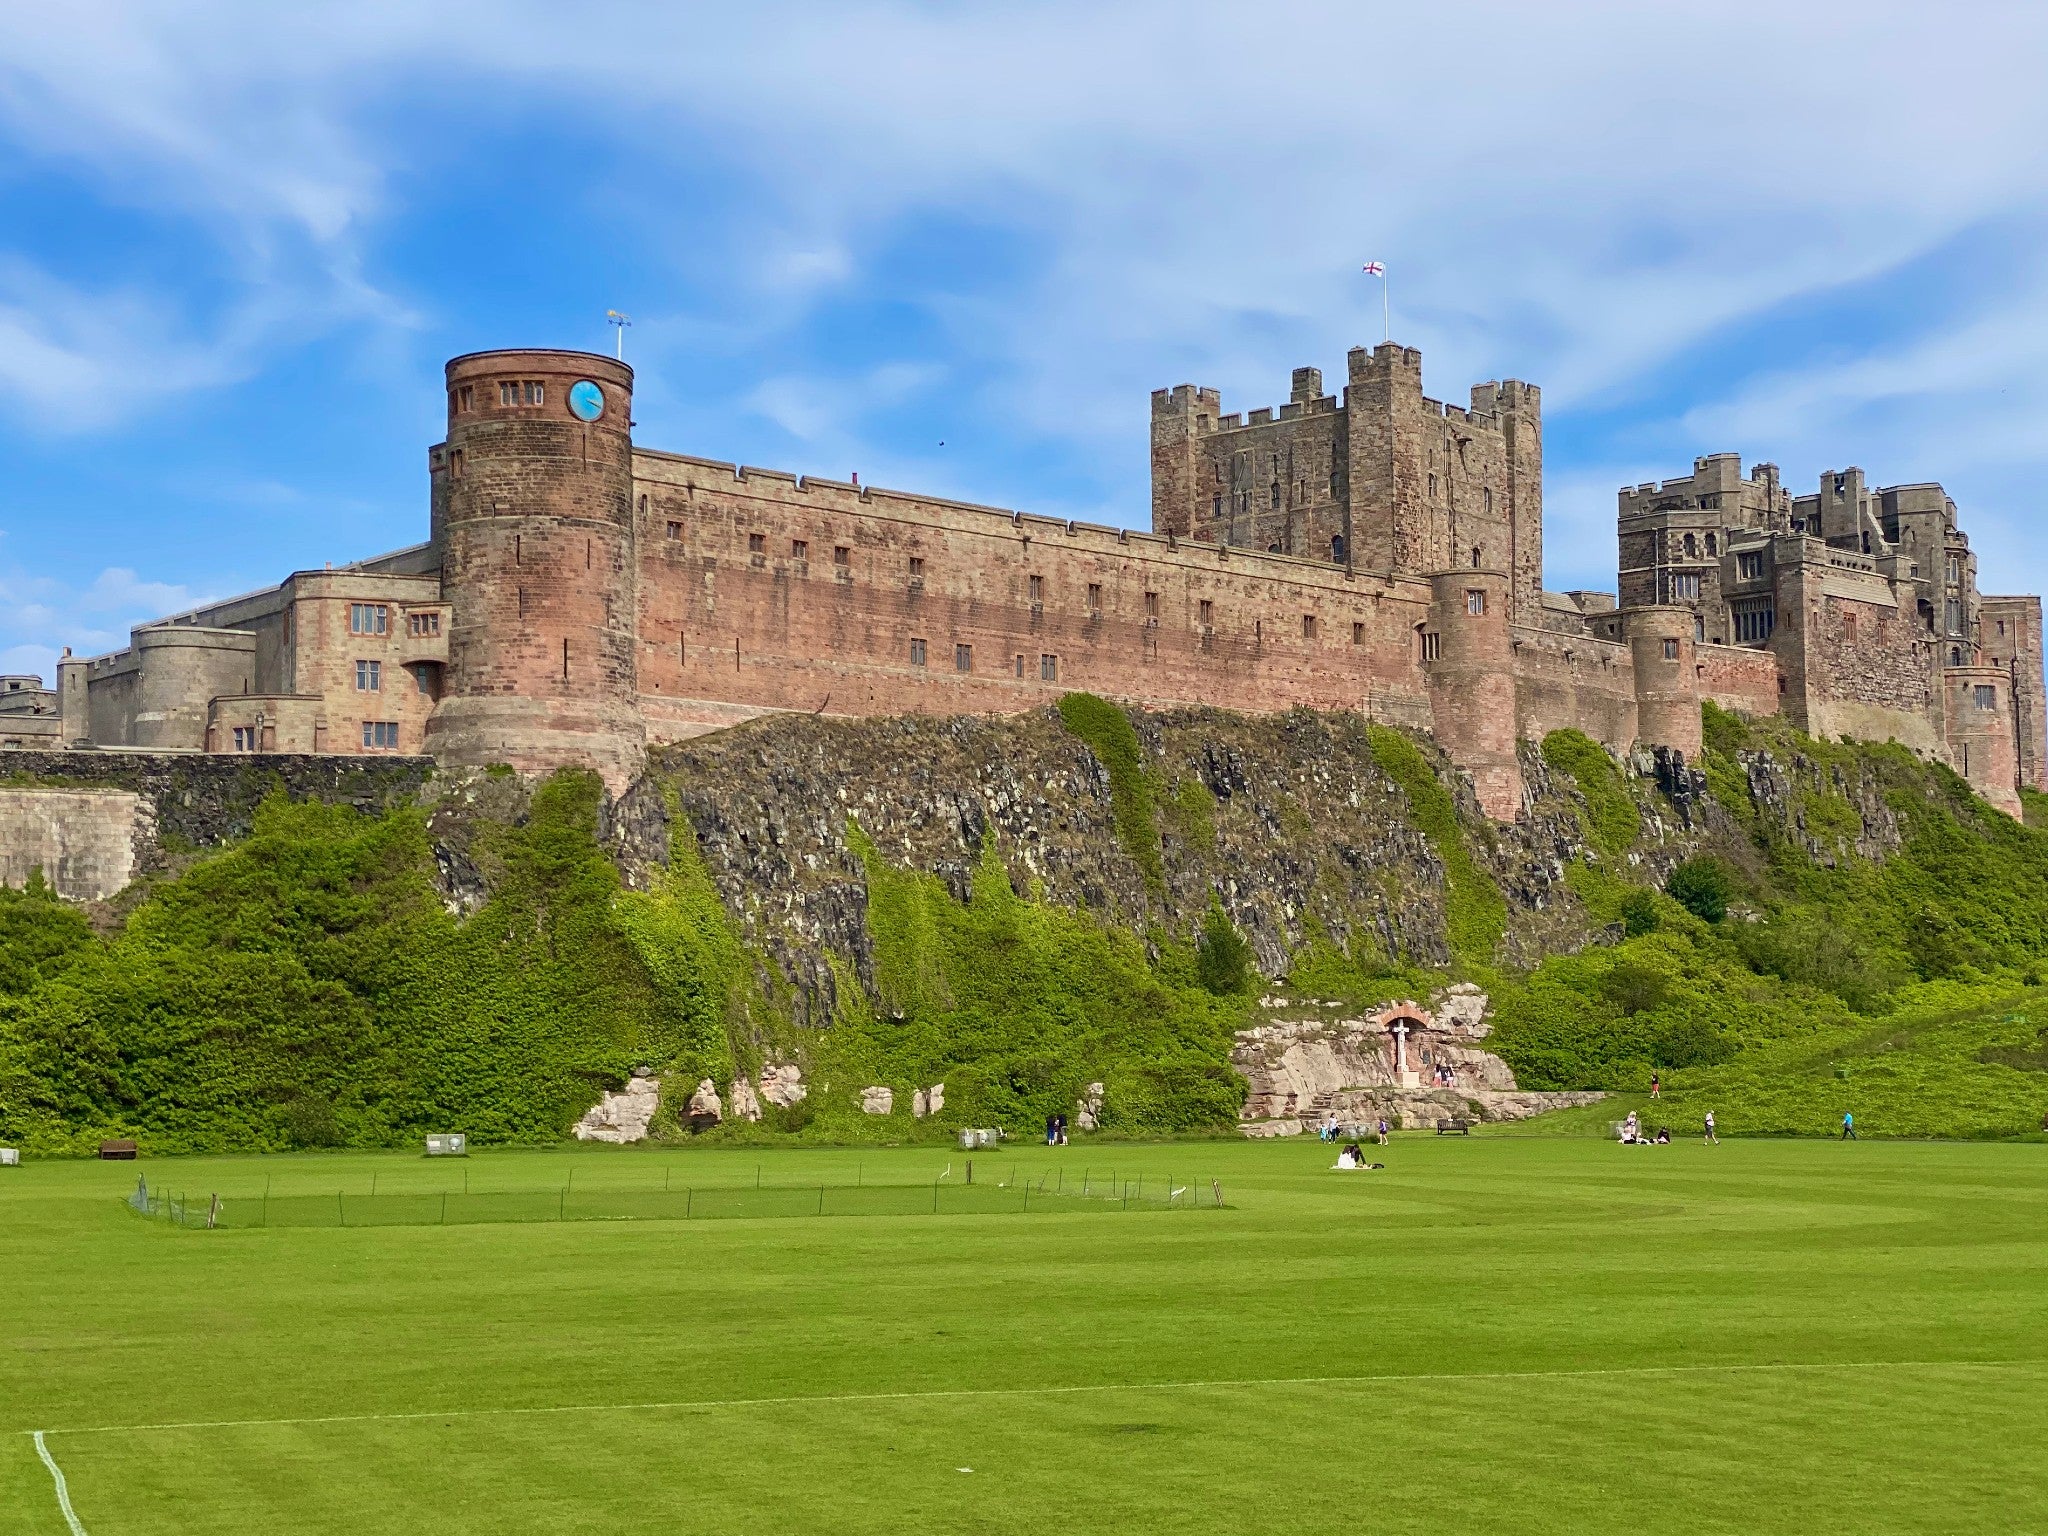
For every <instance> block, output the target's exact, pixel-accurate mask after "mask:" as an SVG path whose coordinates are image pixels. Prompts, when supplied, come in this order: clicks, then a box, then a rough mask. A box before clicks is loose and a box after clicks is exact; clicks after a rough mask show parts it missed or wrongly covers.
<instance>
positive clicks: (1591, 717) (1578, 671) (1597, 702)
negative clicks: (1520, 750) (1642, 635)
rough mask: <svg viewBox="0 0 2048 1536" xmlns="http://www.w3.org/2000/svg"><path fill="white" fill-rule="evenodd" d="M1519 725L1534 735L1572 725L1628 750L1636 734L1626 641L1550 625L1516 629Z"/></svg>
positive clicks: (1524, 733) (1533, 737)
mask: <svg viewBox="0 0 2048 1536" xmlns="http://www.w3.org/2000/svg"><path fill="white" fill-rule="evenodd" d="M1513 644H1514V669H1515V707H1516V717H1517V729H1518V730H1519V731H1520V733H1521V735H1522V736H1523V737H1524V738H1525V739H1527V740H1530V741H1541V740H1542V739H1543V738H1544V737H1545V736H1547V735H1549V734H1550V733H1551V732H1552V731H1556V730H1563V729H1565V728H1566V727H1568V726H1569V727H1572V728H1574V729H1577V730H1581V731H1584V732H1585V733H1586V734H1587V735H1588V736H1591V737H1593V738H1594V739H1595V740H1596V741H1600V742H1602V743H1604V744H1605V745H1607V746H1608V747H1611V748H1612V749H1613V750H1615V751H1616V752H1626V751H1627V750H1628V749H1629V747H1630V746H1632V745H1633V744H1634V742H1635V739H1636V695H1635V672H1634V668H1633V664H1632V662H1631V659H1630V656H1629V649H1628V647H1627V646H1626V645H1617V644H1615V643H1614V642H1613V641H1611V640H1594V639H1591V638H1589V637H1587V636H1584V635H1565V634H1559V633H1556V632H1555V631H1552V630H1542V629H1524V628H1517V629H1515V630H1514V631H1513Z"/></svg>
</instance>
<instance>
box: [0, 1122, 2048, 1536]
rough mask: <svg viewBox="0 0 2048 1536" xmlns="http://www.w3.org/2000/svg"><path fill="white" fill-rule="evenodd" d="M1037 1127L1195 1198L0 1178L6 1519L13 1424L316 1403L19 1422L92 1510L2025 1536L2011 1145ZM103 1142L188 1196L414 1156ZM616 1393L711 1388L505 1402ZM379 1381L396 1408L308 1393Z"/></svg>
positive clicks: (798, 1173) (154, 1517)
mask: <svg viewBox="0 0 2048 1536" xmlns="http://www.w3.org/2000/svg"><path fill="white" fill-rule="evenodd" d="M1065 1156H1066V1159H1067V1162H1068V1164H1069V1166H1078V1165H1081V1164H1086V1163H1093V1164H1094V1165H1095V1167H1096V1169H1097V1171H1098V1172H1100V1171H1101V1169H1102V1167H1103V1165H1104V1163H1105V1162H1107V1161H1110V1160H1111V1159H1112V1158H1113V1159H1114V1160H1115V1161H1116V1162H1117V1163H1118V1164H1119V1165H1120V1166H1121V1167H1122V1168H1123V1169H1124V1170H1125V1171H1126V1172H1133V1173H1134V1172H1138V1171H1141V1170H1142V1171H1146V1172H1149V1173H1153V1174H1158V1173H1163V1172H1166V1171H1168V1170H1169V1169H1170V1168H1178V1169H1180V1170H1181V1171H1182V1176H1183V1177H1184V1176H1185V1175H1186V1174H1188V1173H1196V1172H1199V1173H1202V1174H1214V1175H1216V1176H1219V1177H1220V1178H1221V1179H1222V1180H1223V1182H1224V1184H1225V1186H1226V1190H1227V1192H1228V1194H1229V1196H1230V1199H1231V1202H1232V1209H1229V1210H1226V1211H1223V1212H1219V1213H1209V1212H1201V1213H1183V1214H1172V1215H1146V1216H1139V1215H1132V1216H1050V1217H1039V1216H1032V1217H1023V1216H1004V1217H981V1218H962V1219H957V1220H950V1219H939V1220H933V1219H930V1218H915V1217H912V1218H885V1219H846V1220H831V1219H828V1220H823V1221H816V1220H811V1221H805V1220H784V1221H764V1222H737V1221H729V1222H704V1223H693V1224H690V1225H688V1226H684V1225H680V1224H675V1223H658V1222H649V1223H615V1224H592V1225H566V1226H564V1225H541V1226H525V1227H519V1226H513V1227H471V1228H446V1229H442V1228H410V1229H383V1230H368V1231H361V1230H351V1231H335V1230H300V1231H286V1230H279V1231H273V1232H267V1233H266V1232H241V1233H220V1234H212V1235H209V1234H205V1233H181V1232H176V1231H172V1230H169V1229H167V1228H164V1227H162V1226H157V1225H149V1224H145V1223H143V1222H141V1221H139V1220H137V1219H135V1218H133V1217H131V1216H129V1215H128V1214H127V1213H126V1212H125V1211H124V1210H123V1209H122V1208H121V1206H120V1204H119V1197H120V1195H121V1194H122V1193H123V1192H124V1190H125V1189H127V1188H128V1187H130V1186H131V1185H132V1181H133V1178H134V1174H135V1169H134V1168H132V1167H126V1166H106V1165H98V1164H90V1163H86V1164H77V1163H74V1164H40V1165H33V1166H31V1167H28V1168H26V1169H23V1170H20V1171H18V1172H15V1171H10V1172H9V1173H8V1174H7V1176H5V1177H4V1178H0V1233H4V1242H5V1244H6V1248H7V1254H8V1259H9V1262H8V1265H7V1269H8V1274H9V1293H10V1305H9V1306H8V1307H7V1308H6V1309H4V1311H0V1358H4V1359H10V1360H13V1361H15V1362H17V1364H18V1365H21V1364H27V1365H28V1366H29V1367H30V1368H27V1369H15V1370H11V1371H5V1372H0V1430H4V1431H6V1433H5V1434H4V1435H0V1536H28V1533H38V1536H40V1533H45V1532H59V1531H61V1530H62V1525H61V1522H60V1521H59V1520H58V1518H57V1514H56V1510H55V1505H54V1500H53V1499H52V1497H51V1494H50V1486H49V1482H48V1479H47V1477H46V1475H45V1474H44V1472H43V1470H42V1468H41V1467H40V1466H39V1465H38V1464H37V1462H36V1460H35V1457H34V1453H33V1451H32V1449H31V1448H30V1446H29V1442H28V1440H27V1438H26V1436H25V1435H24V1434H22V1433H20V1432H21V1431H25V1430H28V1429H31V1428H55V1429H63V1428H65V1427H72V1428H79V1427H85V1426H104V1425H123V1424H130V1425H132V1424H162V1423H169V1422H180V1423H191V1422H194V1421H219V1420H229V1421H238V1420H251V1419H256V1420H262V1419H292V1420H302V1421H303V1420H306V1419H308V1418H320V1419H329V1418H335V1417H337V1416H338V1417H339V1418H340V1419H342V1420H343V1422H328V1423H308V1422H299V1423H290V1424H254V1425H243V1426H241V1427H210V1428H188V1429H151V1430H136V1431H119V1432H114V1433H101V1434H80V1433H69V1434H66V1433H59V1434H56V1435H53V1436H52V1438H51V1441H50V1444H51V1446H52V1449H53V1451H54V1452H55V1453H56V1454H57V1455H58V1456H59V1457H60V1459H61V1460H62V1463H63V1465H64V1467H65V1469H66V1471H67V1473H68V1474H69V1476H70V1479H71V1483H72V1488H73V1492H74V1495H75V1497H76V1499H77V1502H78V1508H79V1513H80V1515H81V1517H82V1519H83V1520H84V1522H85V1524H86V1526H87V1528H88V1529H89V1530H91V1531H92V1532H93V1533H94V1536H144V1533H147V1536H183V1533H195V1536H196V1533H201V1532H204V1533H206V1536H241V1533H245V1532H246V1533H254V1532H259V1531H260V1532H269V1531H276V1530H290V1531H293V1532H295V1533H299V1536H328V1533H333V1536H363V1533H365V1532H386V1531H390V1532H397V1531H435V1532H444V1533H447V1536H471V1533H477V1536H482V1533H486V1532H488V1533H491V1536H521V1533H526V1532H534V1533H539V1532H548V1533H551V1536H552V1533H565V1532H566V1533H581V1532H599V1531H603V1532H609V1533H613V1536H637V1533H640V1532H647V1533H653V1532H657V1531H670V1530H674V1529H677V1528H678V1527H679V1526H687V1528H689V1529H693V1530H705V1531H720V1532H723V1531H740V1530H749V1529H753V1528H756V1527H757V1526H758V1525H759V1524H760V1523H761V1522H762V1521H763V1520H770V1521H773V1522H776V1523H782V1524H788V1525H790V1526H791V1527H792V1528H795V1529H830V1530H833V1531H835V1532H844V1533H865V1532H888V1533H890V1536H917V1533H922V1532H955V1531H962V1530H972V1531H977V1532H983V1533H1010V1532H1018V1533H1022V1532H1027V1531H1029V1532H1037V1531H1042V1530H1045V1529H1048V1528H1060V1529H1073V1530H1115V1531H1118V1532H1121V1533H1139V1536H1142V1533H1152V1532H1160V1533H1165V1532H1176V1533H1178V1532H1182V1531H1186V1530H1190V1529H1233V1530H1236V1529H1248V1530H1266V1529H1281V1528H1287V1529H1292V1528H1296V1527H1298V1526H1300V1525H1302V1524H1303V1523H1305V1522H1315V1523H1326V1522H1327V1521H1328V1520H1330V1519H1333V1518H1337V1517H1338V1516H1339V1515H1340V1513H1341V1514H1342V1516H1343V1517H1344V1518H1345V1520H1346V1523H1364V1524H1367V1525H1370V1526H1372V1527H1374V1528H1376V1527H1377V1525H1378V1524H1379V1523H1382V1522H1393V1523H1398V1524H1402V1525H1414V1526H1419V1527H1425V1528H1430V1529H1446V1530H1452V1529H1484V1530H1510V1529H1511V1530H1517V1531H1524V1532H1530V1533H1546V1532H1565V1531H1573V1532H1576V1531H1582V1530H1586V1529H1593V1528H1603V1527H1610V1526H1615V1525H1618V1524H1620V1525H1630V1526H1632V1525H1635V1524H1637V1523H1640V1522H1642V1521H1643V1520H1645V1519H1647V1520H1649V1521H1650V1523H1652V1524H1654V1526H1655V1527H1656V1528H1658V1529H1669V1530H1682V1531H1687V1532H1692V1533H1709V1536H1711V1533H1720V1532H1728V1533H1733V1532H1746V1533H1758V1532H1778V1531H1785V1532H1794V1531H1797V1532H1806V1531H1812V1530H1830V1529H1834V1530H1850V1529H1853V1530H1857V1531H1928V1532H1932V1531H1956V1530H1964V1529H1982V1530H2022V1529H2038V1528H2042V1527H2043V1526H2048V1471H2044V1468H2048V1459H2044V1457H2043V1455H2042V1452H2043V1450H2044V1449H2048V1446H2044V1444H2043V1439H2044V1436H2043V1432H2042V1429H2041V1427H2040V1426H2041V1424H2042V1422H2043V1421H2042V1418H2041V1416H2040V1414H2039V1411H2038V1404H2039V1399H2040V1395H2041V1393H2042V1391H2043V1389H2044V1388H2048V1366H2044V1365H2043V1363H2042V1362H2041V1356H2042V1353H2043V1351H2042V1347H2041V1346H2042V1335H2041V1327H2040V1319H2041V1317H2042V1316H2043V1313H2044V1307H2048V1279H2044V1274H2043V1271H2042V1269H2041V1266H2040V1264H2039V1263H2038V1255H2039V1253H2040V1249H2041V1241H2042V1238H2043V1237H2044V1235H2048V1233H2044V1228H2043V1217H2042V1214H2041V1213H2042V1211H2043V1210H2044V1208H2048V1205H2044V1197H2048V1150H2044V1149H2043V1148H2040V1147H2035V1146H2016V1145H1981V1146H1972V1145H1954V1144H1948V1145H1916V1144H1906V1143H1878V1142H1873V1143H1869V1144H1865V1145H1861V1146H1856V1147H1842V1146H1832V1145H1825V1144H1820V1143H1814V1142H1769V1141H1748V1142H1732V1143H1730V1144H1728V1145H1726V1146H1724V1147H1721V1148H1718V1149H1708V1148H1703V1147H1700V1146H1697V1145H1696V1144H1683V1145H1679V1146H1675V1147H1672V1148H1668V1149H1660V1150H1656V1151H1650V1152H1623V1151H1621V1150H1620V1149H1618V1148H1613V1147H1606V1146H1600V1145H1596V1144H1592V1143H1582V1142H1531V1141H1510V1140H1506V1139H1488V1138H1484V1137H1482V1138H1476V1139H1473V1140H1469V1141H1467V1140H1449V1141H1439V1140H1436V1139H1434V1138H1428V1139H1425V1138H1414V1139H1397V1140H1396V1142H1395V1144H1394V1146H1393V1147H1392V1148H1391V1149H1389V1151H1388V1152H1387V1153H1386V1154H1385V1156H1386V1160H1387V1162H1388V1164H1389V1168H1388V1170H1387V1171H1386V1172H1384V1173H1378V1174H1372V1175H1365V1176H1339V1175H1334V1174H1329V1173H1326V1172H1323V1171H1322V1165H1323V1164H1324V1163H1326V1162H1327V1161H1328V1153H1327V1149H1325V1148H1321V1147H1318V1146H1316V1145H1313V1144H1307V1145H1303V1144H1294V1145H1273V1144H1259V1145H1242V1144H1230V1145H1217V1146H1212V1147H1203V1148H1199V1149H1190V1148H1187V1147H1176V1148H1159V1149H1146V1148H1138V1147H1130V1146H1126V1147H1124V1148H1121V1149H1118V1150H1117V1151H1116V1152H1114V1153H1113V1154H1112V1153H1107V1152H1105V1150H1104V1149H1102V1148H1100V1147H1081V1146H1076V1147H1073V1148H1070V1149H1068V1150H1067V1152H1066V1154H1065ZM856 1158H858V1161H859V1164H860V1170H859V1171H860V1176H861V1177H862V1178H864V1179H865V1180H867V1181H870V1182H873V1181H876V1180H879V1179H885V1178H901V1179H904V1180H907V1181H919V1180H923V1179H927V1178H929V1177H930V1176H931V1175H932V1173H933V1172H934V1171H935V1168H936V1166H937V1165H938V1164H939V1163H940V1162H941V1161H943V1160H944V1154H942V1153H935V1152H933V1151H930V1150H926V1151H915V1150H902V1151H896V1152H876V1151H872V1150H870V1151H867V1152H865V1153H861V1154H854V1153H824V1152H802V1151H784V1152H770V1153H766V1154H762V1176H763V1177H765V1178H766V1179H767V1180H769V1181H771V1182H772V1181H776V1180H784V1181H787V1182H791V1183H809V1182H823V1181H827V1180H829V1181H831V1182H835V1183H839V1182H850V1181H851V1178H852V1176H853V1174H854V1168H853V1166H852V1165H853V1164H854V1163H855V1161H856ZM1046 1158H1047V1154H1046V1153H1045V1152H1044V1151H1043V1150H1042V1149H1038V1150H1020V1151H1013V1152H1005V1153H1002V1154H998V1155H997V1156H995V1157H993V1158H991V1159H989V1161H988V1162H987V1163H985V1164H983V1165H982V1166H983V1167H984V1168H993V1167H996V1166H999V1165H1002V1164H1005V1163H1008V1164H1024V1165H1028V1166H1038V1165H1041V1164H1043V1163H1044V1162H1045V1160H1046ZM674 1160H675V1162H676V1163H677V1165H678V1166H679V1167H680V1168H681V1169H682V1170H683V1176H685V1177H687V1178H689V1179H690V1180H692V1181H700V1182H709V1181H716V1180H725V1181H727V1182H741V1183H744V1182H748V1181H750V1180H751V1179H752V1178H753V1176H754V1173H755V1167H756V1157H755V1154H753V1153H737V1152H704V1151H698V1152H694V1153H682V1154H675V1155H674ZM665 1161H666V1159H665V1156H664V1155H663V1154H660V1153H651V1154H650V1153H643V1152H619V1151H615V1150H612V1149H592V1150H585V1151H580V1152H569V1153H555V1152H506V1153H500V1154H494V1155H486V1156H481V1157H478V1158H476V1159H474V1160H473V1161H472V1163H471V1164H470V1169H469V1172H470V1174H471V1177H472V1178H473V1179H474V1180H475V1181H476V1184H477V1187H479V1188H481V1187H484V1186H486V1185H493V1184H495V1185H497V1186H499V1187H532V1186H534V1185H537V1184H553V1183H559V1182H560V1181H561V1180H562V1179H563V1178H565V1176H566V1173H565V1170H566V1169H568V1168H569V1167H574V1168H575V1170H576V1178H577V1183H578V1186H579V1187H584V1186H586V1185H588V1184H593V1183H594V1184H605V1183H618V1184H629V1183H636V1182H644V1181H647V1180H650V1179H652V1178H653V1177H654V1176H655V1174H656V1172H657V1170H658V1169H659V1168H660V1167H661V1166H663V1164H664V1162H665ZM142 1166H143V1168H144V1170H145V1171H148V1172H150V1173H152V1174H153V1175H155V1176H157V1177H159V1178H161V1179H166V1180H168V1181H169V1182H170V1183H172V1184H173V1185H182V1186H185V1187H187V1188H190V1189H192V1190H194V1191H199V1190H205V1189H209V1188H216V1187H218V1188H224V1189H228V1190H231V1191H233V1190H251V1189H254V1188H257V1187H260V1185H261V1183H262V1182H263V1180H264V1179H265V1178H266V1177H271V1178H273V1179H274V1181H275V1183H276V1186H277V1188H278V1189H279V1190H284V1189H309V1190H310V1189H331V1188H334V1187H337V1185H339V1184H342V1183H344V1182H346V1183H348V1184H349V1185H350V1186H351V1187H353V1188H357V1189H362V1188H366V1187H367V1185H368V1182H369V1178H370V1176H371V1174H372V1173H373V1172H374V1173H376V1174H377V1175H378V1176H379V1177H380V1179H381V1180H382V1183H383V1187H385V1188H389V1187H391V1185H392V1184H393V1183H394V1182H397V1183H405V1182H410V1183H412V1184H415V1185H417V1186H419V1187H426V1186H427V1185H429V1184H431V1183H434V1182H435V1181H441V1180H447V1179H452V1178H455V1177H457V1175H456V1174H455V1173H454V1171H453V1170H452V1169H449V1168H447V1167H445V1166H443V1165H427V1164H425V1163H423V1162H422V1161H420V1160H418V1159H416V1158H411V1157H405V1156H400V1155H374V1154H346V1155H329V1156H296V1157H290V1158H270V1159H263V1160H256V1159H240V1160H215V1161H212V1162H207V1161H201V1160H190V1161H185V1162H157V1163H153V1164H152V1163H145V1164H144V1165H142ZM984 1176H986V1175H984ZM1359 1377H1363V1378H1366V1379H1364V1380H1356V1379H1347V1378H1359ZM1400 1378H1408V1379H1405V1380H1404V1379H1400ZM1164 1382H1182V1383H1185V1382H1212V1383H1235V1384H1232V1385H1215V1386H1207V1387H1199V1388H1181V1389H1167V1390H1161V1389H1157V1388H1154V1389H1151V1390H1148V1389H1147V1388H1146V1386H1145V1384H1148V1383H1164ZM1251 1383H1259V1384H1251ZM1047 1389H1052V1390H1051V1393H1050V1395H1047ZM1069 1389H1081V1390H1078V1391H1074V1390H1069ZM959 1393H968V1394H985V1393H996V1394H1002V1393H1014V1394H1016V1395H1007V1396H1006V1395H979V1396H975V1395H970V1396H958V1395H944V1394H959ZM848 1394H857V1395H863V1396H861V1397H859V1398H858V1399H857V1400H852V1401H831V1399H833V1398H835V1397H843V1396H845V1395H848ZM899 1394H900V1395H899ZM934 1394H937V1395H934ZM761 1399H769V1400H774V1401H770V1402H767V1403H758V1405H757V1406H745V1405H744V1404H745V1400H757V1401H758V1400H761ZM624 1403H642V1404H645V1403H666V1404H672V1405H682V1404H691V1403H698V1404H711V1405H716V1406H701V1407H694V1408H693V1407H666V1408H654V1409H622V1410H619V1411H613V1412H570V1413H558V1412H548V1411H545V1410H550V1409H559V1408H564V1407H573V1406H579V1405H602V1404H624ZM480 1409H511V1410H541V1411H538V1412H512V1413H506V1414H497V1415H491V1416H482V1417H476V1416H466V1415H469V1414H472V1413H473V1412H474V1411H475V1410H480ZM376 1414H385V1415H397V1416H398V1417H392V1418H385V1419H375V1420H360V1421H348V1420H350V1419H351V1416H355V1415H376ZM1539 1424H1540V1425H1541V1426H1542V1432H1541V1433H1540V1434H1537V1435H1532V1434H1531V1433H1530V1430H1531V1428H1532V1427H1533V1426H1536V1425H1539ZM2029 1425H2032V1426H2034V1427H2033V1428H2028V1426H2029ZM959 1468H972V1469H973V1470H972V1471H971V1472H963V1471H959V1470H957V1469H959ZM1361 1517H1364V1518H1363V1519H1361Z"/></svg>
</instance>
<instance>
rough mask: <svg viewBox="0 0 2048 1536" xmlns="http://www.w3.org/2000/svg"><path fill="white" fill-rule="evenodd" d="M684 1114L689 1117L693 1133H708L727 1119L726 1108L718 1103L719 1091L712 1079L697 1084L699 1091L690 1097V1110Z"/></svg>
mask: <svg viewBox="0 0 2048 1536" xmlns="http://www.w3.org/2000/svg"><path fill="white" fill-rule="evenodd" d="M684 1113H685V1114H686V1115H687V1116H688V1117H689V1121H690V1129H691V1130H693V1131H708V1130H710V1129H711V1127H713V1126H714V1125H716V1124H718V1123H719V1121H721V1120H723V1119H724V1118H725V1106H724V1105H723V1104H721V1103H719V1102H718V1089H717V1087H716V1086H715V1085H714V1084H713V1083H712V1081H711V1079H710V1078H708V1077H707V1078H705V1079H704V1080H703V1081H702V1082H700V1083H698V1084H697V1091H696V1092H695V1093H693V1094H691V1095H690V1104H689V1108H688V1109H686V1110H685V1111H684Z"/></svg>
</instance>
